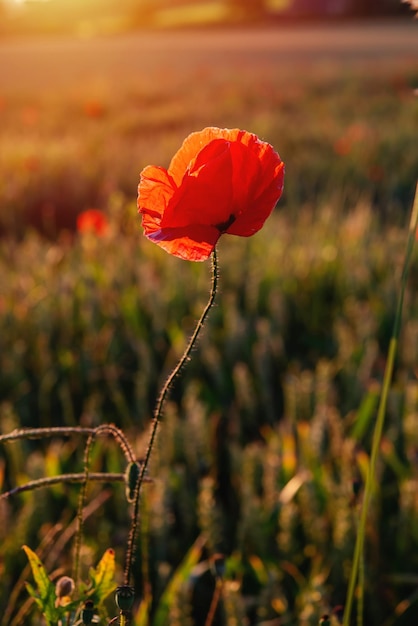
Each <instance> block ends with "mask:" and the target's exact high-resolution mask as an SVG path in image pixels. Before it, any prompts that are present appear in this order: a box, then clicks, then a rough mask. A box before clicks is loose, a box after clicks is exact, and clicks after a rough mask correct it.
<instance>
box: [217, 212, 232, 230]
mask: <svg viewBox="0 0 418 626" xmlns="http://www.w3.org/2000/svg"><path fill="white" fill-rule="evenodd" d="M236 219H237V218H236V217H235V215H234V214H233V213H231V215H230V216H229V217H228V219H227V220H226V221H225V222H220V223H219V224H215V228H217V229H218V230H219V232H221V233H224V232H225V231H226V230H228V228H229V227H230V226H231V224H233V223H234V222H235V220H236Z"/></svg>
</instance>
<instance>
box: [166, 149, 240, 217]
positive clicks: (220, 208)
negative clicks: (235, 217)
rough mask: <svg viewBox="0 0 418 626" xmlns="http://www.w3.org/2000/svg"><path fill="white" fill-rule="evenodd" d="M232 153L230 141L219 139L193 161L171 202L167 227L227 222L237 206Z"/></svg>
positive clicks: (168, 207)
mask: <svg viewBox="0 0 418 626" xmlns="http://www.w3.org/2000/svg"><path fill="white" fill-rule="evenodd" d="M232 169H233V164H232V161H231V154H230V150H229V144H228V142H226V141H224V140H223V139H217V140H215V141H212V142H211V143H210V144H208V145H207V146H205V147H204V148H203V149H202V150H201V151H200V152H199V153H198V155H197V156H196V158H195V159H193V160H192V161H191V163H190V164H189V167H188V170H187V172H186V173H185V175H184V176H183V179H182V182H181V185H180V187H179V189H178V191H177V193H176V194H175V196H174V197H173V199H172V201H171V202H170V203H169V204H168V206H167V209H166V211H165V213H164V217H163V219H162V225H163V226H164V227H172V228H174V227H176V228H179V227H183V226H190V225H192V224H206V225H208V224H209V225H212V226H216V225H217V224H219V223H223V222H225V221H227V220H228V219H229V217H230V215H231V211H232V205H233V187H232V178H233V177H232Z"/></svg>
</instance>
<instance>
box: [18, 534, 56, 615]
mask: <svg viewBox="0 0 418 626" xmlns="http://www.w3.org/2000/svg"><path fill="white" fill-rule="evenodd" d="M23 550H24V551H25V553H26V556H27V557H28V560H29V565H30V566H31V569H32V574H33V578H34V580H35V583H36V586H37V590H35V589H34V588H33V587H32V585H30V584H28V583H27V584H26V589H27V590H28V593H29V594H30V595H31V596H32V598H34V600H35V602H36V604H37V605H38V607H39V608H40V609H41V611H42V613H43V615H44V617H45V619H46V621H47V622H48V624H51V625H52V624H57V623H58V620H59V618H60V613H61V611H60V610H59V609H58V608H57V607H56V606H55V601H56V595H55V586H54V584H53V583H52V582H51V580H50V579H49V578H48V575H47V573H46V571H45V568H44V566H43V564H42V561H41V560H40V558H39V557H38V555H37V554H35V552H33V551H32V550H31V549H30V548H28V546H23Z"/></svg>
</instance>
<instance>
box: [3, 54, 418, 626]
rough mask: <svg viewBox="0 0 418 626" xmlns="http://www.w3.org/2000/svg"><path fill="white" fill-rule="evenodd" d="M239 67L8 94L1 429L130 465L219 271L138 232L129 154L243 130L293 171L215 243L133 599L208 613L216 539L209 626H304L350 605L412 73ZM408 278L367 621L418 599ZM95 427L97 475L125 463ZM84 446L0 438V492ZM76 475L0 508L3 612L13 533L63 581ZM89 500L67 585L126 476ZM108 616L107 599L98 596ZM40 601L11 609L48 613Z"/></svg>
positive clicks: (386, 621) (392, 615)
mask: <svg viewBox="0 0 418 626" xmlns="http://www.w3.org/2000/svg"><path fill="white" fill-rule="evenodd" d="M252 70H253V68H246V69H245V68H244V69H243V71H242V75H241V76H240V77H239V78H238V77H237V76H228V75H227V74H226V73H223V72H222V71H219V73H218V74H216V75H215V74H212V73H211V71H209V70H207V71H205V70H204V68H203V69H202V73H203V74H204V75H203V76H202V77H201V83H202V85H203V86H202V87H201V88H200V89H199V90H196V92H195V95H194V98H191V97H190V92H188V91H187V90H185V89H184V85H182V84H181V79H179V80H178V81H177V82H176V81H172V82H168V84H166V85H161V84H160V85H155V86H150V85H147V86H145V85H135V86H133V85H127V84H124V85H121V86H120V90H119V91H118V92H117V93H113V92H111V91H110V89H108V90H107V89H103V90H102V91H100V93H99V92H95V93H92V92H88V93H87V91H86V92H78V93H74V92H73V93H68V92H65V93H64V92H62V93H61V92H57V93H55V94H54V95H53V96H51V95H50V96H42V95H40V94H37V93H34V94H30V97H28V96H26V97H25V98H23V96H22V95H19V94H18V93H9V94H8V95H7V96H5V97H4V101H2V106H1V111H0V116H1V118H2V126H1V128H2V130H1V133H0V161H1V163H0V172H1V177H2V185H1V186H0V207H1V211H0V221H1V224H2V229H3V240H2V245H1V248H0V275H1V277H2V279H1V286H0V325H1V326H0V328H1V332H0V371H1V373H2V374H1V378H0V402H1V403H0V424H1V428H2V432H3V433H8V432H10V431H12V430H13V429H14V428H19V427H22V426H24V427H36V428H39V427H44V428H48V427H54V426H65V427H73V426H76V425H82V426H84V427H86V428H90V429H91V428H95V427H97V426H99V425H100V424H104V423H114V424H115V425H116V426H117V427H120V428H122V429H123V431H124V433H125V435H126V437H127V438H128V440H129V442H130V445H131V446H132V449H133V451H134V453H135V455H136V456H137V457H139V458H141V457H142V456H143V455H144V453H145V449H146V443H147V439H148V430H147V427H148V425H149V421H150V417H151V416H152V413H153V410H154V407H155V403H156V399H157V397H158V393H159V390H160V388H161V385H162V384H163V382H164V380H165V378H166V375H167V373H168V372H169V371H170V370H171V369H172V367H173V366H174V365H175V364H176V362H177V361H178V359H179V358H180V356H181V354H182V352H183V350H184V348H185V346H186V343H187V338H188V336H189V335H190V334H191V332H192V330H193V327H194V322H195V320H196V319H198V318H199V316H200V314H201V311H202V309H203V307H204V304H205V302H206V301H207V296H208V291H209V287H210V270H209V268H208V267H207V265H206V264H203V265H201V264H189V263H185V262H182V261H180V260H177V259H174V258H170V257H169V256H168V255H166V254H165V253H163V252H162V251H160V250H159V249H157V248H156V247H154V246H152V245H151V244H150V243H149V242H148V241H147V240H145V239H144V238H143V237H142V234H141V232H140V224H139V222H138V217H137V215H136V206H135V192H136V185H137V182H138V173H139V170H140V169H141V168H142V167H143V166H144V165H146V164H148V163H156V164H161V165H167V163H168V161H169V158H170V156H171V155H172V153H173V152H174V151H175V150H176V149H177V147H178V145H179V144H180V143H181V141H182V139H183V138H184V136H185V135H187V134H188V132H190V131H192V130H196V129H198V128H202V127H203V126H205V125H208V124H217V125H220V126H240V127H245V128H247V129H248V130H251V131H254V132H256V133H258V134H259V135H260V136H262V137H263V138H264V139H266V140H268V141H270V142H271V143H273V144H274V145H275V147H276V148H277V149H278V150H279V152H280V153H281V155H282V157H283V159H284V160H285V162H286V166H287V180H286V192H285V197H284V198H283V201H282V202H281V203H280V205H279V207H278V210H277V212H276V213H275V215H273V216H272V217H271V219H270V220H269V222H268V227H267V226H266V228H265V229H263V230H262V231H260V233H258V234H257V236H256V237H254V238H252V239H249V240H243V239H234V238H228V237H224V238H223V239H222V240H221V243H220V246H219V264H220V276H219V294H218V297H217V300H216V306H215V308H214V309H213V310H212V311H211V315H210V316H209V318H208V320H207V322H206V324H205V328H204V331H203V334H202V335H201V336H200V339H199V342H198V345H197V347H196V348H195V350H194V352H193V355H192V358H191V360H190V362H189V363H188V364H187V367H186V368H185V369H184V371H183V374H182V376H181V377H180V378H179V379H178V380H177V382H176V384H175V385H174V386H173V388H172V391H171V394H170V399H169V403H168V404H167V406H166V411H165V416H164V421H163V424H162V427H161V428H160V431H159V436H158V439H157V447H156V449H155V452H154V454H153V456H152V458H151V467H150V471H149V477H151V478H152V479H153V480H152V482H150V483H147V484H146V485H144V490H143V497H142V500H141V514H142V515H141V518H142V523H141V528H140V530H139V537H138V542H137V546H138V558H137V560H136V561H135V563H134V566H133V575H134V576H133V577H134V582H135V587H136V589H137V590H139V593H140V591H143V594H144V595H143V601H142V604H141V607H140V613H141V611H142V613H141V614H146V613H147V612H148V610H149V613H150V615H151V616H152V618H151V622H150V623H151V624H153V625H157V626H158V624H170V626H177V625H178V626H183V624H184V625H186V624H190V623H194V624H197V625H200V624H204V623H205V619H206V616H207V613H208V611H209V610H210V607H211V605H212V599H213V593H214V589H215V587H216V585H217V583H216V580H215V577H214V575H213V574H212V573H211V569H210V565H211V561H212V558H213V555H214V554H217V553H222V554H224V555H225V564H224V565H225V573H224V575H223V576H222V591H221V600H220V601H219V603H218V605H217V606H216V611H215V615H214V624H219V625H221V624H228V625H229V624H233V623H240V624H249V625H253V624H254V625H255V624H263V623H264V624H265V623H270V624H300V625H303V626H305V625H306V626H310V625H314V624H318V623H319V620H320V618H321V615H323V614H325V613H328V614H329V613H331V612H332V609H333V607H336V606H338V605H343V604H344V603H345V600H346V595H347V586H348V580H349V576H350V569H351V563H352V559H353V553H354V544H355V539H356V533H357V524H358V519H359V510H360V503H361V499H362V497H363V491H364V485H365V482H366V476H367V472H368V467H369V464H370V455H371V452H370V450H371V441H372V433H373V426H374V421H375V418H376V414H377V410H378V400H379V394H380V388H381V385H382V380H383V375H384V368H385V363H386V357H387V353H388V347H389V342H390V337H391V330H392V326H393V321H394V319H395V315H396V307H397V294H398V291H399V283H400V280H401V272H402V259H403V256H404V252H405V245H406V230H407V221H408V213H409V211H410V207H411V203H412V197H413V194H414V190H415V181H416V172H417V166H418V149H417V145H416V141H415V128H416V121H417V111H418V110H417V103H416V99H414V97H413V95H412V87H413V86H414V83H415V81H416V73H415V72H416V69H415V68H414V66H413V65H412V64H410V63H409V62H405V64H404V65H401V66H398V67H396V68H393V67H392V66H390V65H388V66H387V67H386V68H384V67H379V69H378V70H377V71H374V72H373V73H372V74H371V73H370V71H369V70H367V68H364V69H361V70H356V71H354V70H351V71H350V72H348V73H346V74H342V73H341V72H340V71H336V70H335V68H334V67H333V66H332V64H330V65H327V66H319V67H316V71H315V72H310V73H309V76H307V75H304V76H296V75H295V74H293V75H290V74H286V71H287V70H283V71H282V72H280V71H279V70H276V69H275V70H273V69H272V68H271V67H269V68H260V70H259V72H258V74H257V78H256V79H255V78H254V74H253V71H252ZM254 81H256V82H254ZM208 94H212V96H211V98H209V97H208ZM213 94H215V95H216V97H214V96H213ZM89 207H97V208H100V209H102V210H104V211H105V212H106V213H107V214H108V216H109V220H110V228H109V230H108V232H107V234H106V235H105V236H104V237H102V238H100V239H98V238H95V237H93V236H92V235H91V234H88V233H86V234H84V235H80V234H77V233H76V232H74V225H75V221H76V215H77V213H78V212H79V211H81V210H83V209H86V208H89ZM417 276H418V260H417V257H416V254H414V255H413V256H412V261H411V270H410V275H409V280H408V285H407V292H406V297H405V304H404V319H403V325H402V331H401V335H400V340H399V352H398V356H397V359H396V362H395V371H394V378H393V383H392V385H391V388H390V390H389V395H388V406H387V411H386V416H385V417H386V419H385V426H384V429H383V438H382V442H381V445H380V449H379V456H378V464H377V469H376V472H377V474H376V477H377V480H376V482H377V487H376V491H375V493H374V497H373V498H372V500H371V503H370V515H369V518H368V523H367V527H366V535H365V558H364V580H365V584H364V621H363V623H364V624H367V625H368V626H369V625H376V626H382V625H385V626H386V625H387V626H390V625H393V626H402V625H403V624H410V623H413V622H414V621H416V617H417V615H418V602H417V599H416V594H415V589H416V583H417V577H416V571H417V557H416V555H417V554H418V551H417V542H418V536H417V533H416V518H417V506H416V502H415V500H416V498H415V491H416V473H417V469H418V468H417V457H416V445H417V432H416V424H415V422H416V419H415V417H416V410H417V404H418V385H417V380H416V338H417V329H416V322H415V318H416V314H417V306H418V303H417V299H416V296H415V294H416V291H417V290H416V283H417ZM96 439H97V440H95V443H94V445H92V447H91V449H90V466H89V473H93V472H103V471H105V472H112V473H115V474H120V473H123V472H124V471H125V470H126V469H127V460H126V457H125V455H124V454H123V453H121V452H122V451H121V449H120V447H119V445H117V441H115V439H114V438H112V437H104V436H102V437H97V438H96ZM86 440H87V435H83V434H82V433H81V434H80V433H78V434H73V435H72V436H68V435H66V436H64V435H61V436H59V435H58V434H56V436H55V437H52V438H50V437H48V438H44V439H40V440H38V439H37V440H35V439H18V440H16V441H14V442H9V443H3V444H2V447H1V458H0V461H1V469H2V474H1V476H2V491H3V492H4V491H7V490H8V489H11V488H13V487H14V486H15V485H16V484H17V483H19V484H23V483H26V482H28V481H30V480H35V479H37V478H41V477H53V476H56V475H59V474H68V473H71V472H83V468H84V464H83V457H84V450H85V444H86ZM79 490H80V487H79V486H77V485H73V484H70V483H68V484H67V483H66V484H64V485H54V486H51V487H49V488H48V489H42V490H37V491H36V492H35V491H29V492H26V493H22V494H20V495H17V496H14V497H13V498H8V499H7V500H0V507H1V508H0V514H1V516H2V524H1V525H0V536H1V545H0V555H1V564H2V570H1V571H2V587H1V589H0V606H1V607H2V608H3V607H4V610H3V613H2V618H1V621H0V624H1V625H2V626H6V625H7V626H11V625H12V624H17V623H18V620H17V617H16V616H17V615H18V614H19V611H22V610H23V607H24V605H25V602H26V600H27V597H28V596H27V593H26V592H25V590H24V589H23V588H22V586H21V583H20V582H19V577H20V576H21V575H22V574H23V575H24V577H25V578H26V580H28V579H30V573H29V571H26V573H25V565H26V561H25V555H24V553H23V551H22V550H21V546H22V545H23V544H26V545H28V546H30V547H31V548H32V549H37V548H39V553H40V556H41V558H42V561H43V563H44V564H45V566H46V569H47V571H48V572H55V573H56V574H57V575H60V573H61V574H62V573H65V574H66V575H70V573H71V571H72V566H73V563H72V561H73V558H72V557H73V553H72V545H73V542H74V535H75V533H76V525H75V523H74V520H75V518H76V511H77V506H78V502H79ZM86 505H87V506H88V507H90V508H89V515H88V516H87V519H86V521H85V523H84V531H83V541H82V546H81V552H80V569H81V577H82V578H83V580H84V579H85V578H86V577H87V573H88V569H89V567H90V566H92V565H95V564H97V562H98V561H99V559H100V557H101V555H102V554H104V553H105V551H106V549H107V548H109V547H111V548H113V549H114V550H115V554H116V578H117V580H119V581H121V580H122V579H123V563H124V557H125V554H124V552H125V546H126V540H127V536H128V533H129V524H130V517H129V515H130V510H129V505H128V503H127V502H126V496H125V487H124V485H123V484H121V483H120V482H118V483H108V484H105V485H103V483H96V482H93V481H91V482H90V483H89V485H88V490H87V494H86ZM212 606H213V605H212ZM106 609H107V612H108V615H109V617H113V616H114V615H116V613H117V610H116V607H115V605H114V603H113V600H112V598H110V599H108V600H107V601H106ZM30 610H31V611H32V612H31V613H29V614H28V615H27V616H26V617H25V618H24V623H25V624H32V623H33V624H35V623H39V618H38V617H37V615H36V613H35V611H34V610H33V608H32V609H30ZM29 615H31V617H30V616H29ZM140 619H142V618H140V617H138V618H137V621H138V623H146V621H144V622H139V620H140ZM333 619H334V620H336V619H337V618H336V617H335V616H334V617H333Z"/></svg>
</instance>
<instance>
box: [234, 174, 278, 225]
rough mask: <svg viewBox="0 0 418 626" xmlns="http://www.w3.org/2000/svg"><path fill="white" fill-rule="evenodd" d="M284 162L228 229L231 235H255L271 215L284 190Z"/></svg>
mask: <svg viewBox="0 0 418 626" xmlns="http://www.w3.org/2000/svg"><path fill="white" fill-rule="evenodd" d="M283 179H284V164H283V162H281V163H280V164H279V165H278V166H277V168H276V171H275V173H274V177H271V178H270V184H269V185H268V186H267V187H265V188H264V189H263V190H262V192H261V193H260V194H259V195H257V196H256V197H254V198H253V200H252V203H251V204H249V205H248V207H247V208H246V210H245V211H243V212H242V213H240V214H239V215H238V216H237V217H236V220H235V221H234V222H233V223H232V224H231V226H230V227H229V228H228V229H227V230H226V232H227V233H228V234H230V235H239V236H241V237H250V236H251V235H254V233H256V232H257V231H259V230H260V228H262V227H263V224H264V222H265V221H266V219H267V218H268V217H269V215H270V214H271V212H272V211H273V209H274V207H275V206H276V203H277V201H278V200H279V198H280V196H281V195H282V192H283Z"/></svg>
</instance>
